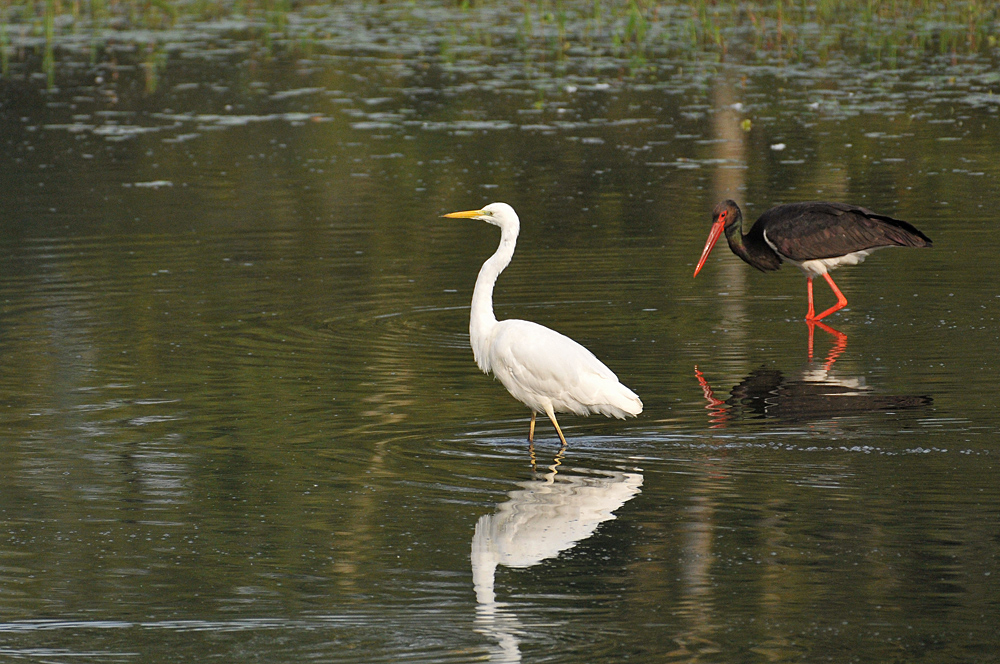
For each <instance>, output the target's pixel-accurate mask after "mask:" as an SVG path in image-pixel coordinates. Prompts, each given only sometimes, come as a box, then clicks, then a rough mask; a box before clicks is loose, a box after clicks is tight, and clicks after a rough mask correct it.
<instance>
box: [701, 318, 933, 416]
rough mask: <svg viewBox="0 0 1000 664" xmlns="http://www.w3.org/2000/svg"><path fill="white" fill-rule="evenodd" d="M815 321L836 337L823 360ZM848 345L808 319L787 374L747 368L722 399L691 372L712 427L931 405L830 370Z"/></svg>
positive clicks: (922, 397)
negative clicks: (816, 346)
mask: <svg viewBox="0 0 1000 664" xmlns="http://www.w3.org/2000/svg"><path fill="white" fill-rule="evenodd" d="M813 325H816V326H818V327H820V328H822V329H823V330H824V331H826V332H828V333H829V334H831V335H832V336H833V337H834V343H833V345H832V347H831V349H830V351H829V352H828V353H827V355H826V358H825V359H824V361H822V362H817V361H813V352H812V351H813V329H812V326H813ZM845 350H847V335H845V334H843V333H842V332H838V331H836V330H834V329H832V328H829V327H827V326H826V325H824V324H823V323H821V322H819V321H810V325H809V361H808V362H807V363H806V364H805V366H803V367H802V369H800V370H799V371H798V372H796V373H795V374H792V375H785V374H784V373H782V372H781V371H780V370H778V369H770V368H767V367H764V366H762V367H760V368H758V369H755V370H754V371H752V372H750V374H749V375H747V377H746V378H744V379H743V380H742V381H740V382H739V383H738V384H737V385H735V386H733V388H732V389H731V390H730V392H729V398H727V399H725V400H723V399H719V398H718V397H716V396H715V393H714V391H713V389H712V386H711V385H710V384H709V383H708V380H707V379H706V378H705V376H704V374H703V373H702V372H701V370H700V369H699V368H698V367H697V366H695V368H694V373H695V378H697V379H698V384H699V385H700V386H701V389H702V394H703V395H704V397H705V401H706V402H707V405H706V406H705V408H706V410H708V411H709V422H710V423H711V424H712V428H714V429H718V428H724V427H725V426H727V425H728V424H730V423H732V422H734V421H736V420H743V419H764V418H767V419H772V418H773V419H777V420H781V421H783V422H788V423H800V422H808V421H814V420H824V419H832V418H836V417H845V416H849V415H862V414H865V413H873V412H892V411H898V410H909V409H914V408H922V407H926V406H930V405H931V404H932V403H933V398H932V397H930V396H927V395H891V394H889V395H887V394H877V393H875V392H874V391H873V390H872V388H871V387H869V386H868V385H866V383H865V378H864V376H842V375H836V374H835V373H834V372H833V365H834V363H835V362H836V361H837V358H838V357H839V356H840V355H841V354H843V353H844V351H845Z"/></svg>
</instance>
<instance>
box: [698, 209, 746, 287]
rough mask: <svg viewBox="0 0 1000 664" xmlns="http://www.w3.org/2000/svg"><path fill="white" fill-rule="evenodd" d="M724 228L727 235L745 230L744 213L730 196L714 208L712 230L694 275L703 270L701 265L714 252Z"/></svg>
mask: <svg viewBox="0 0 1000 664" xmlns="http://www.w3.org/2000/svg"><path fill="white" fill-rule="evenodd" d="M723 230H725V231H726V234H727V235H728V234H729V233H730V232H735V231H740V232H742V230H743V213H742V212H740V206H739V205H737V204H736V201H732V200H729V199H728V198H727V199H726V200H724V201H722V202H721V203H719V204H718V205H716V206H715V209H714V210H712V230H711V231H709V233H708V240H706V241H705V248H704V249H703V250H702V252H701V258H699V259H698V267H696V268H695V269H694V276H696V277H697V276H698V273H699V272H701V267H702V266H703V265H704V264H705V261H706V260H708V255H709V254H710V253H712V247H714V246H715V243H716V242H718V241H719V237H721V236H722V231H723Z"/></svg>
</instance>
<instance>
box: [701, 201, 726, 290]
mask: <svg viewBox="0 0 1000 664" xmlns="http://www.w3.org/2000/svg"><path fill="white" fill-rule="evenodd" d="M725 226H726V218H725V217H724V216H722V215H720V216H719V220H718V221H717V222H715V223H714V224H712V230H711V231H709V233H708V239H707V240H705V248H704V249H702V251H701V258H699V259H698V267H696V268H695V269H694V276H696V277H697V276H698V273H699V272H701V267H702V266H703V265H704V264H705V261H706V260H708V255H709V254H710V253H712V247H714V246H715V243H716V242H718V241H719V236H720V235H722V229H723V228H725Z"/></svg>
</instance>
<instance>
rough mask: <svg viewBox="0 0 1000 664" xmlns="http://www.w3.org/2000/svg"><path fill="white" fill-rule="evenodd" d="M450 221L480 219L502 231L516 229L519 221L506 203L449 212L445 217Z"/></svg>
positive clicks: (512, 209)
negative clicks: (479, 208)
mask: <svg viewBox="0 0 1000 664" xmlns="http://www.w3.org/2000/svg"><path fill="white" fill-rule="evenodd" d="M442 216H445V217H449V218H451V219H480V220H482V221H485V222H487V223H490V224H493V225H494V226H499V227H500V228H501V230H502V229H517V228H519V227H520V221H519V220H518V218H517V213H516V212H514V208H512V207H511V206H509V205H507V204H506V203H490V204H489V205H487V206H486V207H484V208H483V209H481V210H466V211H464V212H451V213H449V214H446V215H442Z"/></svg>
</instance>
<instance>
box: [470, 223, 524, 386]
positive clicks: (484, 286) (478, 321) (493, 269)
mask: <svg viewBox="0 0 1000 664" xmlns="http://www.w3.org/2000/svg"><path fill="white" fill-rule="evenodd" d="M517 232H518V229H517V228H516V227H504V228H503V229H502V232H501V234H500V246H499V247H497V250H496V253H494V254H493V255H492V256H490V257H489V259H487V261H486V262H485V263H483V267H482V268H481V269H480V270H479V277H478V278H477V279H476V288H475V290H474V291H473V292H472V314H471V315H470V317H469V340H470V341H471V343H472V352H473V354H474V355H475V357H476V363H477V364H478V365H479V368H481V369H482V370H483V371H489V370H490V366H489V360H488V358H487V357H486V351H487V348H488V347H489V339H490V334H491V333H492V332H493V328H494V327H496V324H497V318H496V316H495V315H494V314H493V286H494V284H496V282H497V277H498V276H500V273H501V272H503V271H504V268H506V267H507V266H508V265H510V259H511V257H513V256H514V245H515V244H517Z"/></svg>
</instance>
